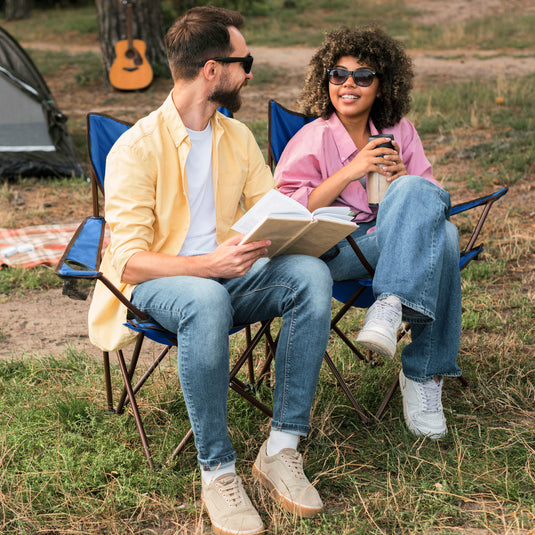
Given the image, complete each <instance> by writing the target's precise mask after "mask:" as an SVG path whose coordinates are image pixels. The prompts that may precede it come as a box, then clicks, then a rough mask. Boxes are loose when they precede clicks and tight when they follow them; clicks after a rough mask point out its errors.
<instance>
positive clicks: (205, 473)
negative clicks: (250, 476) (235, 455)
mask: <svg viewBox="0 0 535 535" xmlns="http://www.w3.org/2000/svg"><path fill="white" fill-rule="evenodd" d="M235 473H236V463H234V462H232V463H228V464H225V465H223V466H216V467H215V468H210V469H207V468H203V467H202V466H201V475H202V479H203V481H204V483H205V484H206V485H209V484H210V483H211V482H212V481H213V480H214V479H216V478H218V477H219V476H222V475H223V474H235Z"/></svg>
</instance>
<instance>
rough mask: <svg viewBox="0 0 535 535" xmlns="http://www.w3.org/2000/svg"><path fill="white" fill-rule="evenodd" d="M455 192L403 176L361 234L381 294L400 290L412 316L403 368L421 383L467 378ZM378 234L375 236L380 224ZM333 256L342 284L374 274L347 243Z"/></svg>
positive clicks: (357, 233)
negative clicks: (453, 218) (460, 361)
mask: <svg viewBox="0 0 535 535" xmlns="http://www.w3.org/2000/svg"><path fill="white" fill-rule="evenodd" d="M450 207H451V205H450V196H449V194H448V193H447V192H446V191H444V190H442V189H440V188H439V187H438V186H435V185H434V184H432V183H431V182H429V181H427V180H425V179H423V178H421V177H416V176H404V177H401V178H398V179H397V180H395V181H394V182H392V184H391V185H390V187H389V188H388V190H387V192H386V194H385V196H384V198H383V200H382V201H381V203H380V204H379V212H378V214H377V220H376V221H374V222H371V223H364V224H361V225H360V226H359V228H358V229H357V230H356V231H355V232H354V233H353V237H354V238H355V241H356V243H357V245H358V246H359V248H360V249H361V250H362V252H363V253H364V256H365V257H366V259H367V260H368V262H369V263H370V264H371V265H372V267H373V268H374V269H375V275H374V277H373V292H374V295H375V297H376V299H378V298H383V297H387V296H388V295H396V296H398V297H399V298H400V300H401V303H402V305H403V317H404V319H405V320H408V321H410V324H411V338H412V342H411V343H410V344H409V345H407V346H406V347H405V348H404V349H403V351H402V354H401V358H402V363H403V373H404V374H405V375H406V376H407V377H409V378H410V379H413V380H415V381H420V382H422V381H426V380H429V379H431V378H432V377H434V376H435V375H447V376H453V377H455V376H459V375H460V374H461V370H460V368H459V367H458V366H457V363H456V361H457V353H458V351H459V343H460V335H461V277H460V271H459V237H458V233H457V228H456V227H455V225H453V224H452V223H450V222H449V221H448V218H449V213H450ZM373 225H375V226H376V229H375V231H372V232H370V233H367V231H368V230H369V229H370V228H371V227H372V226H373ZM337 247H338V248H339V250H340V252H339V254H338V255H337V256H336V257H335V258H334V259H332V260H330V261H328V266H329V268H330V270H331V275H332V276H333V279H334V280H335V281H341V280H351V279H357V278H369V275H368V272H367V271H366V270H365V268H364V267H363V266H362V264H361V263H360V261H359V260H358V258H357V256H356V255H355V253H354V252H353V250H352V249H351V247H350V246H349V244H348V242H347V240H342V241H341V242H340V243H339V244H338V245H337Z"/></svg>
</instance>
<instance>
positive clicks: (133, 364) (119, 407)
mask: <svg viewBox="0 0 535 535" xmlns="http://www.w3.org/2000/svg"><path fill="white" fill-rule="evenodd" d="M144 338H145V335H144V334H143V333H141V334H139V335H138V337H137V339H136V345H135V346H134V352H133V353H132V358H131V359H130V366H129V368H128V372H127V373H128V383H130V384H131V381H132V377H134V372H135V371H136V366H137V361H138V359H139V354H140V352H141V346H142V345H143V340H144ZM119 353H121V356H122V352H121V351H120V350H119V351H117V358H119ZM123 360H124V359H123ZM126 394H127V390H126V384H125V387H124V388H123V391H122V393H121V397H120V398H119V403H117V409H116V410H117V414H122V413H123V411H124V404H125V399H126Z"/></svg>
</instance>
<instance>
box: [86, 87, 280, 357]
mask: <svg viewBox="0 0 535 535" xmlns="http://www.w3.org/2000/svg"><path fill="white" fill-rule="evenodd" d="M211 123H212V132H213V143H212V176H213V184H214V196H215V211H216V239H217V242H218V243H221V242H223V241H225V240H226V239H228V238H230V237H231V236H232V235H233V234H234V231H232V230H231V226H232V225H233V224H234V223H235V222H236V221H237V220H238V219H239V218H240V217H241V216H242V215H243V210H244V209H245V210H248V209H249V208H250V207H251V206H253V205H254V204H255V203H256V202H257V201H258V200H259V199H260V198H261V197H262V196H263V195H265V193H267V192H268V191H269V190H270V189H272V188H273V187H274V185H275V184H274V181H273V177H272V175H271V171H270V170H269V167H268V166H267V165H266V163H265V161H264V157H263V155H262V152H261V151H260V149H259V147H258V144H257V143H256V141H255V139H254V136H253V134H252V133H251V131H250V130H249V129H248V128H247V127H246V126H245V125H244V124H242V123H240V122H239V121H236V120H235V119H229V118H227V117H224V116H223V115H222V114H220V113H217V112H216V113H215V114H214V115H213V116H212V118H211ZM190 147H191V142H190V139H189V136H188V134H187V131H186V128H185V126H184V124H183V122H182V120H181V118H180V116H179V114H178V112H177V110H176V108H175V106H174V104H173V101H172V98H171V95H169V97H168V98H167V99H166V101H165V102H164V103H163V105H162V106H161V107H160V108H158V109H157V110H155V111H154V112H152V113H151V114H150V115H148V116H147V117H144V118H143V119H141V120H140V121H138V122H137V123H136V124H135V125H134V126H132V128H130V129H129V130H127V131H126V132H125V133H124V134H123V135H122V136H121V137H120V138H119V139H118V140H117V142H116V143H115V145H114V146H113V147H112V149H111V151H110V153H109V154H108V158H107V161H106V178H105V215H106V221H107V223H108V225H109V227H110V231H111V242H110V245H109V247H108V248H107V250H106V252H105V254H104V257H103V259H102V263H101V266H100V269H101V271H102V273H103V274H104V275H105V276H106V277H107V278H108V279H109V280H110V281H111V282H112V283H113V284H114V285H115V286H116V287H117V288H118V289H119V290H120V291H121V293H122V294H123V295H124V296H125V297H127V298H128V299H129V298H130V296H131V295H132V291H133V289H134V287H135V285H133V284H127V283H125V282H123V281H122V280H121V276H122V273H123V271H124V268H125V266H126V264H127V262H128V260H129V259H130V257H131V256H132V255H133V254H134V253H136V252H138V251H154V252H160V253H165V254H170V255H177V254H178V253H179V251H180V249H181V247H182V244H183V243H184V240H185V238H186V234H187V233H188V229H189V225H190V210H189V205H188V181H187V176H186V158H187V156H188V153H189V150H190ZM126 313H127V309H126V307H125V306H124V305H123V304H122V303H121V302H120V301H119V300H118V299H117V298H116V297H115V296H114V295H113V294H112V293H111V292H110V290H108V289H107V288H106V287H105V286H104V284H103V283H101V282H97V284H96V286H95V291H94V295H93V300H92V302H91V306H90V309H89V337H90V340H91V342H92V343H93V344H95V345H96V346H97V347H99V348H101V349H102V350H104V351H112V350H115V349H119V348H122V347H125V346H126V345H128V344H129V343H131V342H132V341H133V339H134V338H135V336H136V333H135V332H133V331H132V330H130V329H128V328H127V327H125V326H124V325H123V324H124V322H125V321H126Z"/></svg>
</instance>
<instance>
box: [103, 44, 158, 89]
mask: <svg viewBox="0 0 535 535" xmlns="http://www.w3.org/2000/svg"><path fill="white" fill-rule="evenodd" d="M130 41H131V42H130ZM130 41H129V40H127V39H125V40H123V41H118V42H117V43H116V45H115V60H114V62H113V64H112V66H111V68H110V73H109V78H110V83H111V85H112V86H113V87H115V89H120V90H123V91H135V90H136V89H144V88H145V87H147V86H148V85H150V83H151V82H152V68H151V66H150V64H149V62H148V61H147V58H146V57H145V51H146V50H147V46H146V45H145V43H144V41H141V40H140V39H131V40H130Z"/></svg>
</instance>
